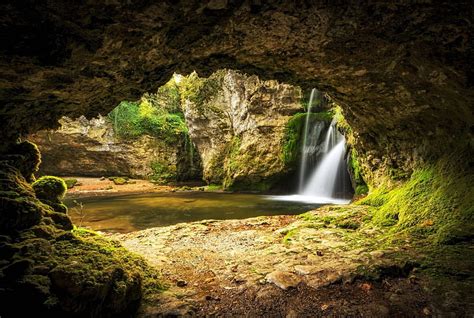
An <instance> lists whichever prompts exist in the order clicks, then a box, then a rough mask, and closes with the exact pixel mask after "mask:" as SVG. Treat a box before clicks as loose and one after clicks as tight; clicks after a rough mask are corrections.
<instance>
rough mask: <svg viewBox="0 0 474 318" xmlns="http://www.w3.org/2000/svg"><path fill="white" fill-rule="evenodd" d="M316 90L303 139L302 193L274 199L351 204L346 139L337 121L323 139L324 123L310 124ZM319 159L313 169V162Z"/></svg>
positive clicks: (300, 184) (313, 93) (273, 198)
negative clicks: (337, 125)
mask: <svg viewBox="0 0 474 318" xmlns="http://www.w3.org/2000/svg"><path fill="white" fill-rule="evenodd" d="M315 94H317V91H316V90H314V89H313V90H312V91H311V96H310V101H309V104H308V111H307V114H306V122H305V129H304V136H303V147H302V148H303V149H302V153H301V157H302V158H301V166H300V174H299V180H298V181H299V183H298V194H297V195H288V196H272V197H270V199H272V200H280V201H300V202H301V201H302V202H308V203H339V204H343V203H348V202H349V201H350V200H347V195H348V194H349V193H350V192H351V189H350V185H349V184H350V182H348V178H349V175H348V172H347V166H346V162H345V160H344V153H345V150H346V149H345V138H344V136H343V135H342V134H341V133H340V132H339V131H338V130H337V127H336V122H335V120H333V121H332V122H331V125H330V126H329V128H328V129H327V132H326V134H325V135H324V136H323V135H322V132H323V129H324V128H325V127H327V126H326V124H325V123H324V122H316V123H315V124H314V125H312V127H308V126H310V125H309V116H310V109H311V106H312V103H313V99H314V97H315ZM315 159H318V162H317V163H316V165H313V167H312V169H310V168H311V165H309V164H308V163H311V161H315ZM349 181H350V180H349Z"/></svg>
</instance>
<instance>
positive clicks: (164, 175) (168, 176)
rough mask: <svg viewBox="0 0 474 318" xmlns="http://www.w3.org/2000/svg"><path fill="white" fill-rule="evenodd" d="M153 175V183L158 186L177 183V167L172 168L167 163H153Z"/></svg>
mask: <svg viewBox="0 0 474 318" xmlns="http://www.w3.org/2000/svg"><path fill="white" fill-rule="evenodd" d="M150 167H151V170H152V171H153V172H152V175H151V176H150V179H151V181H153V182H155V183H158V184H166V183H169V182H170V181H176V178H177V175H176V167H170V166H169V164H168V163H166V162H160V161H153V162H151V164H150Z"/></svg>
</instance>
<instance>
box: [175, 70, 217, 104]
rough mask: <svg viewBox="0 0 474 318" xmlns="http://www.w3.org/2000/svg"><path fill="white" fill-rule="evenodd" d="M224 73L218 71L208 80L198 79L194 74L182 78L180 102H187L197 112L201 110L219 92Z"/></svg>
mask: <svg viewBox="0 0 474 318" xmlns="http://www.w3.org/2000/svg"><path fill="white" fill-rule="evenodd" d="M225 72H226V71H225V70H219V71H217V72H215V73H213V74H212V75H211V76H209V77H208V78H200V77H199V76H198V75H197V73H196V72H193V73H191V74H190V75H189V76H187V77H183V79H182V80H181V83H180V93H181V100H182V101H185V100H189V101H191V102H192V103H193V104H194V106H195V107H197V108H198V110H199V109H202V107H203V106H204V104H205V103H207V102H209V101H210V100H212V99H213V98H214V96H215V95H216V94H217V93H218V92H219V91H220V90H221V88H222V81H223V79H224V75H225Z"/></svg>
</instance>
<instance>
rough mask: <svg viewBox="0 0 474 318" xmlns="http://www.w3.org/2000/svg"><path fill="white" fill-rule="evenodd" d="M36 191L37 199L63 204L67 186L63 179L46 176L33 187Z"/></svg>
mask: <svg viewBox="0 0 474 318" xmlns="http://www.w3.org/2000/svg"><path fill="white" fill-rule="evenodd" d="M31 186H32V187H33V190H35V193H36V197H37V198H38V199H40V200H46V201H50V202H59V203H60V202H61V199H62V198H63V197H64V195H65V194H66V191H67V185H66V183H65V182H64V180H63V179H61V178H58V177H53V176H44V177H41V178H39V179H38V180H36V181H35V182H33V184H32V185H31Z"/></svg>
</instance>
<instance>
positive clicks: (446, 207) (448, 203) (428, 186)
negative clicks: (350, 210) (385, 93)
mask: <svg viewBox="0 0 474 318" xmlns="http://www.w3.org/2000/svg"><path fill="white" fill-rule="evenodd" d="M469 158H472V156H470V155H469V151H459V152H457V153H455V154H452V155H450V156H447V157H445V158H443V159H441V160H439V161H438V162H437V163H434V164H431V165H427V166H425V167H424V168H422V169H417V170H416V171H415V172H414V173H413V174H412V176H411V178H410V179H409V180H408V181H407V182H405V183H403V184H402V185H400V186H398V187H396V188H390V187H388V186H382V187H380V188H379V189H377V190H375V191H373V192H371V193H370V194H369V196H368V197H367V198H365V199H363V200H361V201H360V202H358V204H366V205H370V206H373V207H374V209H373V222H374V223H375V224H379V225H383V226H394V227H393V228H392V229H391V231H392V232H400V231H408V232H410V233H412V234H414V235H418V236H420V235H422V236H425V237H429V238H430V239H431V240H432V241H433V242H437V243H454V242H457V241H464V240H469V239H471V238H472V237H473V236H474V234H473V233H474V188H473V187H472V184H474V174H473V173H472V168H471V167H470V164H469V162H470V159H469Z"/></svg>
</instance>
